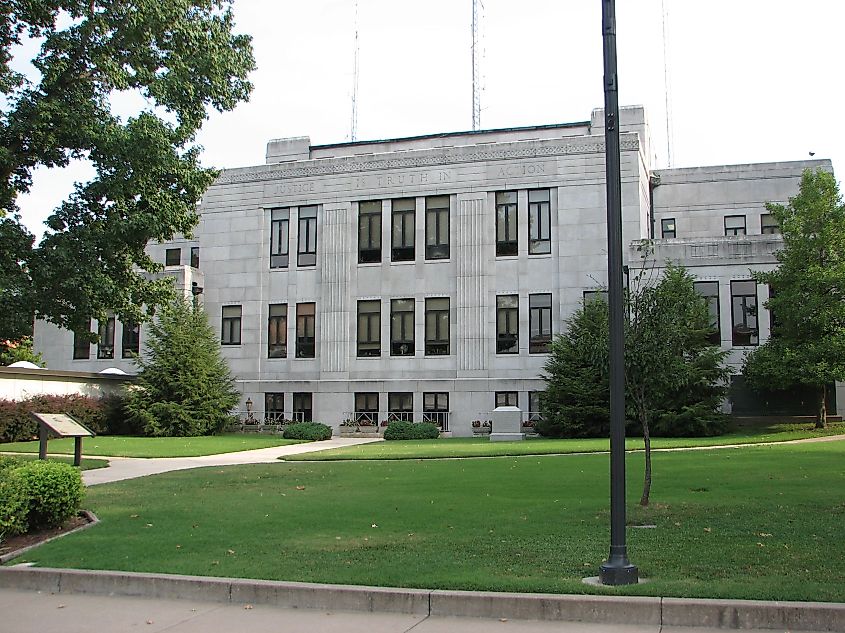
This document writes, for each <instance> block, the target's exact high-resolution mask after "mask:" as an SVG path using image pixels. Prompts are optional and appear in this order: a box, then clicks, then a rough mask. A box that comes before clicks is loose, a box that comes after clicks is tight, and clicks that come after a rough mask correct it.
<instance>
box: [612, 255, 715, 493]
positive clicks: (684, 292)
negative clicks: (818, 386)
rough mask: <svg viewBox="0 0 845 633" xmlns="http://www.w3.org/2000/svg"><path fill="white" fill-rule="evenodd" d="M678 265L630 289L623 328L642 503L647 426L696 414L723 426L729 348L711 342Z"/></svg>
mask: <svg viewBox="0 0 845 633" xmlns="http://www.w3.org/2000/svg"><path fill="white" fill-rule="evenodd" d="M693 281H694V279H693V277H692V276H691V275H690V274H689V273H688V272H687V271H686V270H685V269H684V268H682V267H678V266H669V267H667V268H666V270H665V271H664V273H663V276H662V277H661V278H660V280H659V281H658V282H657V283H656V284H654V285H644V286H642V287H639V288H635V289H634V291H633V292H632V293H631V294H630V298H629V301H628V304H629V306H628V307H629V315H630V316H629V319H628V327H627V331H626V333H625V404H626V409H627V415H628V417H629V419H632V420H634V421H636V423H637V426H638V427H639V428H640V430H641V431H642V434H643V443H644V445H645V475H644V480H643V494H642V497H641V498H640V505H644V506H646V505H648V503H649V495H650V492H651V474H652V471H651V429H652V424H653V423H655V422H662V423H663V424H666V423H668V422H669V421H670V420H671V418H673V417H674V418H676V419H680V420H684V419H686V418H690V417H693V418H697V419H699V420H700V422H699V423H698V424H699V426H700V427H702V428H707V427H711V429H712V430H715V431H717V432H722V431H724V424H723V423H722V424H720V423H719V422H720V417H721V416H720V415H719V413H718V412H717V410H716V409H717V407H718V406H719V404H720V403H721V401H722V398H723V397H724V394H725V391H726V389H727V381H728V378H729V377H730V374H731V370H730V368H728V367H727V366H726V365H725V364H724V360H725V356H726V355H727V352H725V351H722V350H720V349H719V348H717V347H715V346H713V345H712V344H711V343H710V340H709V336H710V333H711V328H710V315H709V312H708V310H707V304H706V302H705V300H704V298H703V297H701V295H699V294H698V293H697V292H696V290H695V286H694V285H693Z"/></svg>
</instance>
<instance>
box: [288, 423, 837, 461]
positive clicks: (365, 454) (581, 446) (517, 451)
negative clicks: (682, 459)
mask: <svg viewBox="0 0 845 633" xmlns="http://www.w3.org/2000/svg"><path fill="white" fill-rule="evenodd" d="M839 434H845V424H841V423H840V424H831V425H829V426H828V427H827V428H825V429H820V430H817V429H813V428H812V425H808V424H774V425H767V426H764V427H748V428H744V429H740V430H738V431H735V432H732V433H726V434H725V435H717V436H713V437H653V438H652V439H651V443H652V448H653V449H655V450H661V449H674V448H707V447H718V446H728V445H734V444H738V445H743V444H761V443H773V442H789V441H793V440H801V439H813V438H823V437H830V436H834V435H839ZM642 447H643V445H642V438H637V437H628V438H627V439H626V441H625V450H626V451H636V450H642ZM608 450H610V441H609V440H608V439H606V438H587V439H548V438H532V439H527V440H525V441H522V442H491V441H490V439H489V438H488V437H461V438H440V439H436V440H403V441H400V442H377V443H372V444H362V445H359V446H350V447H344V448H336V449H331V450H326V451H320V452H319V453H309V454H307V455H290V456H286V457H283V458H280V459H284V460H285V461H333V460H385V459H386V460H391V459H442V458H453V457H455V458H459V457H508V456H518V455H564V454H569V453H599V452H607V451H608Z"/></svg>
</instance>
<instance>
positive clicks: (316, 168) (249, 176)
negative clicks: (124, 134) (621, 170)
mask: <svg viewBox="0 0 845 633" xmlns="http://www.w3.org/2000/svg"><path fill="white" fill-rule="evenodd" d="M620 148H621V149H622V150H631V151H636V150H639V149H640V141H639V137H638V136H637V135H636V134H635V133H627V134H623V135H622V138H621V139H620ZM603 152H604V137H603V136H597V137H594V138H591V137H580V138H578V139H577V140H573V142H564V143H560V142H559V141H536V140H535V141H518V142H514V143H496V144H491V145H490V146H489V147H484V148H481V147H472V146H469V147H459V148H454V147H449V148H426V149H424V150H419V151H416V152H390V153H385V154H382V155H378V154H377V155H373V156H370V157H362V156H344V157H340V158H318V159H314V160H308V161H296V162H294V163H291V164H289V165H261V166H259V167H247V168H244V169H233V170H226V171H224V172H223V173H222V174H221V175H220V177H219V178H218V179H217V182H216V184H218V185H226V184H234V183H243V182H263V181H270V182H272V181H275V180H283V179H286V178H314V177H316V176H333V175H337V174H353V173H360V172H371V171H382V170H386V169H409V168H418V167H440V166H443V165H458V164H461V163H478V162H486V161H497V160H511V159H515V158H546V157H550V156H569V155H573V154H599V153H603ZM388 156H390V157H389V158H388Z"/></svg>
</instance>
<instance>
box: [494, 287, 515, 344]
mask: <svg viewBox="0 0 845 633" xmlns="http://www.w3.org/2000/svg"><path fill="white" fill-rule="evenodd" d="M496 353H497V354H518V353H519V296H518V295H500V296H498V297H496Z"/></svg>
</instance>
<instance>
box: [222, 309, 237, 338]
mask: <svg viewBox="0 0 845 633" xmlns="http://www.w3.org/2000/svg"><path fill="white" fill-rule="evenodd" d="M220 344H221V345H240V344H241V306H223V319H222V322H221V326H220Z"/></svg>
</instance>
